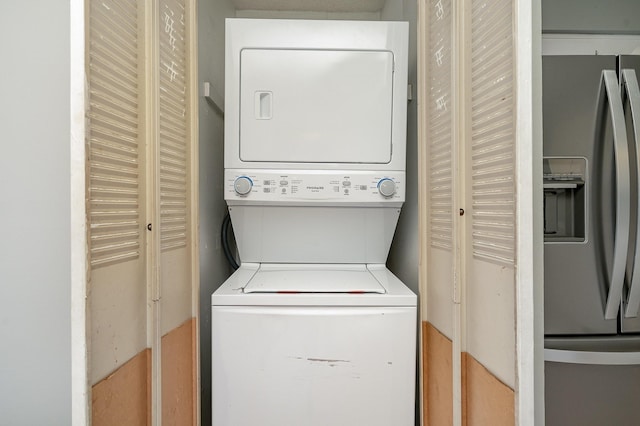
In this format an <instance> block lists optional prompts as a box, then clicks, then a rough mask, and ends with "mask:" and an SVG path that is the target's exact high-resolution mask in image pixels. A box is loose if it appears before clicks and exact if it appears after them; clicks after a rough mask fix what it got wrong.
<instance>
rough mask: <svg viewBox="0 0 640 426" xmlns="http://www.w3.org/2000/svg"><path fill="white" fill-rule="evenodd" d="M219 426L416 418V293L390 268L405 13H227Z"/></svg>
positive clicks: (346, 425) (401, 175)
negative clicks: (297, 16) (230, 241)
mask: <svg viewBox="0 0 640 426" xmlns="http://www.w3.org/2000/svg"><path fill="white" fill-rule="evenodd" d="M226 25H227V27H226V83H225V85H226V87H225V91H226V101H225V158H224V162H225V175H224V176H225V189H224V192H225V200H226V202H227V204H228V206H229V211H230V214H231V220H232V224H233V230H234V234H235V237H236V243H237V247H238V253H239V256H240V259H241V261H242V264H241V266H240V268H239V269H238V270H236V272H235V273H234V274H233V275H232V276H231V277H230V278H229V279H228V280H227V281H226V282H225V283H224V284H223V285H222V286H221V287H220V288H219V289H218V290H217V291H216V292H215V293H214V294H213V295H212V362H213V365H212V369H213V373H212V374H213V377H212V379H213V380H212V393H213V398H212V400H213V401H212V403H213V407H212V414H213V424H214V426H249V425H251V426H254V425H262V426H268V425H273V426H321V425H322V426H327V425H331V426H340V425H343V426H357V425H367V426H376V425H379V426H404V425H407V426H408V425H413V424H414V413H415V407H414V402H415V366H416V358H415V349H416V346H415V343H416V321H417V319H416V315H417V310H416V302H417V298H416V295H415V294H414V293H412V292H411V291H410V290H409V289H408V288H407V287H406V286H405V285H404V284H403V283H402V282H401V281H400V280H398V278H396V277H395V276H394V275H393V274H392V273H391V272H390V271H389V270H388V269H387V268H386V267H385V263H386V260H387V255H388V253H389V248H390V246H391V241H392V238H393V235H394V231H395V227H396V224H397V221H398V216H399V214H400V208H401V206H402V203H403V202H404V198H405V145H406V140H405V139H406V106H407V105H406V103H407V96H406V94H407V51H408V24H407V23H403V22H363V21H356V22H352V21H306V20H257V19H229V20H227V23H226Z"/></svg>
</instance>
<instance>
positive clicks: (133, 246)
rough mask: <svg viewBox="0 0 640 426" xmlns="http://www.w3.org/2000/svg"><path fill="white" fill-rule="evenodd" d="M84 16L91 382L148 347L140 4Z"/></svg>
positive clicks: (94, 5)
mask: <svg viewBox="0 0 640 426" xmlns="http://www.w3.org/2000/svg"><path fill="white" fill-rule="evenodd" d="M88 11H89V15H88V16H89V19H88V22H87V24H88V25H87V28H88V32H87V76H88V88H89V99H88V100H89V107H88V111H87V119H88V121H87V124H88V126H87V129H88V130H87V153H88V162H87V170H88V173H87V176H88V177H87V179H88V182H87V190H88V194H87V197H88V208H87V216H88V225H89V226H88V233H89V236H88V237H89V248H88V249H89V258H90V265H91V270H90V271H89V289H88V290H89V291H88V293H89V301H88V308H89V311H90V315H89V317H90V322H91V337H90V353H91V356H90V359H91V371H90V378H91V384H92V385H94V384H96V383H97V382H99V381H100V380H102V379H104V378H105V377H107V376H108V375H109V374H111V373H112V372H114V370H116V369H118V368H119V367H121V366H122V365H124V364H126V363H127V362H128V361H130V360H131V359H132V358H133V357H135V356H136V355H137V354H139V353H140V352H142V351H143V350H144V349H145V348H146V344H147V334H146V322H147V282H146V272H145V271H146V259H145V256H146V254H145V245H146V242H145V232H146V231H145V186H146V181H145V168H144V164H145V142H144V132H143V129H144V123H143V108H142V105H143V104H144V101H143V100H144V90H143V89H144V81H143V74H144V73H143V72H142V71H143V69H144V68H143V67H144V59H143V58H144V54H143V48H144V46H143V44H142V37H141V35H142V31H141V23H142V16H141V13H142V8H141V4H140V3H138V2H136V1H135V0H134V1H121V0H100V1H96V0H90V1H89V2H88ZM142 391H144V389H143V390H142ZM98 396H100V394H99V392H98Z"/></svg>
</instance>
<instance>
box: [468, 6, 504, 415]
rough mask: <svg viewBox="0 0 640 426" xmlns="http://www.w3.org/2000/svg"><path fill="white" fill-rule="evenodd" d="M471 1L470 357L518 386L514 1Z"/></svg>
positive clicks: (469, 157)
mask: <svg viewBox="0 0 640 426" xmlns="http://www.w3.org/2000/svg"><path fill="white" fill-rule="evenodd" d="M470 5H471V10H470V13H471V16H470V26H471V34H470V42H471V43H470V51H469V52H468V55H469V62H468V66H469V68H468V81H469V85H470V110H469V112H468V115H469V117H468V120H469V121H468V123H469V126H470V135H469V138H468V146H467V151H466V166H465V173H466V175H467V184H466V187H467V200H466V205H467V210H468V213H470V214H471V215H470V217H469V216H468V217H467V229H466V238H467V246H466V259H467V266H466V268H467V270H466V277H467V278H466V294H465V309H466V318H467V320H466V336H467V339H466V344H467V352H468V353H469V355H471V356H472V357H473V358H474V359H475V360H476V361H478V362H479V363H480V364H482V365H483V366H484V367H486V368H487V369H488V370H489V372H490V373H491V374H493V375H494V376H495V377H497V378H498V379H499V380H500V381H501V382H502V383H504V384H506V385H507V386H509V387H510V388H511V389H514V388H515V382H516V378H515V367H516V366H515V353H516V350H515V347H516V346H515V293H516V289H515V285H516V277H515V265H516V223H515V218H516V199H515V176H516V168H515V162H516V158H515V146H516V145H515V143H516V135H515V118H516V110H515V105H516V104H515V77H514V56H515V54H514V36H513V34H514V24H513V19H514V11H513V9H514V4H513V2H512V0H472V1H471V2H470ZM512 408H513V407H512Z"/></svg>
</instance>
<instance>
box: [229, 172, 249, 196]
mask: <svg viewBox="0 0 640 426" xmlns="http://www.w3.org/2000/svg"><path fill="white" fill-rule="evenodd" d="M251 188H253V181H252V180H251V178H250V177H248V176H240V177H238V178H236V180H235V182H233V189H234V190H235V191H236V194H238V195H247V194H248V193H250V192H251Z"/></svg>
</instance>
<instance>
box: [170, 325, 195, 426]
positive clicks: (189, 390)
mask: <svg viewBox="0 0 640 426" xmlns="http://www.w3.org/2000/svg"><path fill="white" fill-rule="evenodd" d="M195 332H196V327H195V318H191V319H190V320H188V321H186V322H185V323H183V324H182V325H180V326H179V327H177V328H175V329H173V330H172V331H170V332H169V333H167V334H165V335H164V336H162V422H163V423H164V424H168V425H175V426H182V425H185V426H187V425H189V426H191V425H194V424H196V423H195V419H196V418H197V415H196V413H195V407H196V400H195V396H196V386H197V383H198V381H197V373H196V364H195V355H196V352H195V348H196V338H195Z"/></svg>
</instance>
